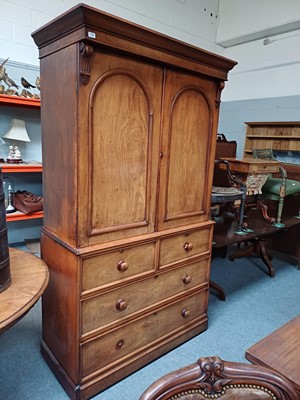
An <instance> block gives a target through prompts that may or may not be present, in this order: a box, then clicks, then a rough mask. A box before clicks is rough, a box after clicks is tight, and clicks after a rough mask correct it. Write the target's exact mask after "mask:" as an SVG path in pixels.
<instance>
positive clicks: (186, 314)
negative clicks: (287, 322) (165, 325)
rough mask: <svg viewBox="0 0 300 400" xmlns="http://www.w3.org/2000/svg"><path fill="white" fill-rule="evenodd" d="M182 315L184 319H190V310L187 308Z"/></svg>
mask: <svg viewBox="0 0 300 400" xmlns="http://www.w3.org/2000/svg"><path fill="white" fill-rule="evenodd" d="M181 315H182V317H183V318H188V317H189V316H190V312H189V310H188V309H187V308H184V309H183V310H182V311H181Z"/></svg>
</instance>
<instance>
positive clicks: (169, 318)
mask: <svg viewBox="0 0 300 400" xmlns="http://www.w3.org/2000/svg"><path fill="white" fill-rule="evenodd" d="M206 305H207V290H204V291H202V292H199V293H198V294H196V295H193V296H191V297H187V298H185V299H183V300H180V301H179V302H177V303H174V304H172V305H170V306H168V307H166V308H163V309H159V310H157V311H156V312H153V313H152V314H150V315H147V316H145V317H143V318H141V319H138V320H135V321H133V322H131V323H130V324H128V325H125V326H123V327H121V328H118V329H116V330H114V331H112V332H110V333H108V334H104V335H101V336H98V337H97V338H95V339H92V340H90V341H88V342H86V343H84V344H82V345H81V355H82V372H83V377H86V376H88V375H90V374H92V373H94V372H96V371H97V370H101V369H102V368H105V369H106V370H107V369H109V364H111V363H114V362H115V361H117V360H125V359H126V358H130V357H134V356H135V354H136V353H138V352H139V351H141V349H143V350H144V349H145V348H149V347H151V344H152V343H153V342H154V341H156V340H158V339H159V340H160V341H162V340H163V337H164V336H165V335H170V334H172V333H174V332H176V331H177V332H176V333H177V334H178V330H180V328H182V330H184V329H185V325H186V324H190V323H191V322H192V321H193V320H194V319H196V318H200V317H201V316H203V318H201V323H203V321H204V320H205V313H206ZM195 324H196V322H195Z"/></svg>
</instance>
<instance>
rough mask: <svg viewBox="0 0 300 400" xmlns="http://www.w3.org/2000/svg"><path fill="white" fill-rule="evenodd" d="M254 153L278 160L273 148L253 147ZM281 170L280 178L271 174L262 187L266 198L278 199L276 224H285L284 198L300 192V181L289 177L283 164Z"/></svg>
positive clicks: (255, 155)
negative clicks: (283, 220)
mask: <svg viewBox="0 0 300 400" xmlns="http://www.w3.org/2000/svg"><path fill="white" fill-rule="evenodd" d="M252 153H253V157H254V158H262V159H265V160H274V161H278V160H277V159H276V158H275V157H274V155H273V150H272V149H253V151H252ZM279 172H280V175H281V177H280V178H274V177H273V176H269V178H268V180H267V182H266V183H265V184H264V186H263V188H262V192H263V198H264V199H265V200H275V201H278V208H277V218H276V224H275V225H277V226H284V225H283V224H282V223H281V217H282V210H283V204H284V199H285V197H286V196H291V195H296V194H299V193H300V182H298V181H294V180H291V179H287V173H286V170H285V169H284V167H283V166H282V165H280V167H279Z"/></svg>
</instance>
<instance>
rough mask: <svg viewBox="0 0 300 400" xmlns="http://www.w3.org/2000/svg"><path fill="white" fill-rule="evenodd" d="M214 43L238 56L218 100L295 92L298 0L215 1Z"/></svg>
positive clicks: (299, 89)
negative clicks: (216, 3)
mask: <svg viewBox="0 0 300 400" xmlns="http://www.w3.org/2000/svg"><path fill="white" fill-rule="evenodd" d="M218 22H219V25H218V31H217V42H218V43H219V44H222V45H223V46H225V47H226V49H225V53H224V55H225V56H226V57H229V58H232V59H234V60H236V61H238V65H237V66H236V67H235V68H234V69H233V70H232V71H231V73H230V75H229V82H228V83H227V85H226V87H225V90H224V91H223V93H222V100H223V101H225V102H226V101H233V100H245V99H255V98H258V99H260V98H271V97H281V96H295V95H299V94H300V84H299V83H300V82H299V67H300V53H299V51H298V49H299V47H300V46H299V45H300V1H299V0H285V1H282V0H251V1H248V0H220V5H219V20H218Z"/></svg>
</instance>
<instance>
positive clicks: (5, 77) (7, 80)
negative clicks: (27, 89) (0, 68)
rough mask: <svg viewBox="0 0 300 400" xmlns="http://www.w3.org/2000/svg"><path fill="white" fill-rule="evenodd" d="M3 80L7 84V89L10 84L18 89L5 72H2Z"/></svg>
mask: <svg viewBox="0 0 300 400" xmlns="http://www.w3.org/2000/svg"><path fill="white" fill-rule="evenodd" d="M4 82H5V83H6V84H7V86H8V88H9V89H10V88H11V86H13V87H15V88H16V89H19V86H18V85H17V84H16V83H15V82H14V81H13V80H12V79H10V77H9V76H8V75H7V73H5V74H4Z"/></svg>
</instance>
